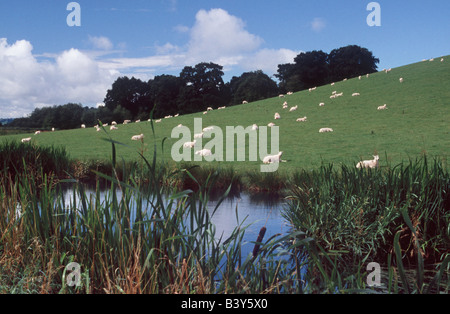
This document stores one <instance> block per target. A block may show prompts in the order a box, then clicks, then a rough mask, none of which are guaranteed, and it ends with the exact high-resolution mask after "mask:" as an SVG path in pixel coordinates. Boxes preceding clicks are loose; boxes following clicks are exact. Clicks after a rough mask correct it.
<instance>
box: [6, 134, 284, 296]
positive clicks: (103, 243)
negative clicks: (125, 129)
mask: <svg viewBox="0 0 450 314" xmlns="http://www.w3.org/2000/svg"><path fill="white" fill-rule="evenodd" d="M111 144H112V147H113V151H114V150H115V148H114V146H115V145H116V144H117V143H115V142H111ZM113 157H114V154H113ZM141 157H142V158H143V166H144V167H145V168H146V172H145V173H146V174H148V176H149V177H148V178H147V183H146V184H145V188H146V189H145V192H144V190H143V189H142V188H143V184H142V181H141V180H136V176H135V175H133V174H135V172H137V171H140V170H142V169H139V167H137V168H135V169H134V170H133V171H135V172H133V171H132V172H131V173H130V175H129V176H127V177H126V178H125V179H123V180H120V179H119V177H118V176H117V173H116V164H115V163H116V160H115V158H113V165H112V169H113V171H112V173H100V172H97V173H96V174H97V175H98V176H99V177H101V178H103V179H105V180H108V181H109V182H110V186H111V188H110V190H109V191H107V192H106V193H105V195H101V193H100V188H99V186H97V189H96V193H95V195H88V194H87V193H86V191H85V188H84V186H83V185H82V184H78V183H77V182H75V181H74V180H65V182H64V183H65V184H70V183H71V184H73V195H72V196H71V199H70V201H68V200H66V199H65V198H64V197H63V193H62V191H61V190H60V189H59V188H58V185H57V184H56V183H55V180H56V177H54V176H52V175H46V174H43V178H44V179H43V180H42V182H41V183H40V184H36V183H37V181H36V177H35V176H34V175H33V174H32V173H29V172H27V171H26V168H25V169H24V172H23V173H22V174H20V175H18V176H17V177H16V179H15V180H12V179H11V177H5V176H3V177H2V178H1V180H0V204H1V207H0V230H1V233H0V274H1V275H2V276H3V277H5V280H2V286H0V289H1V290H2V291H3V292H5V291H10V290H14V289H17V285H19V287H20V290H21V291H24V292H38V293H71V292H77V293H189V294H190V293H264V292H271V291H275V290H280V291H281V290H283V291H289V289H291V286H292V284H291V282H290V281H285V280H283V279H282V277H281V275H282V274H290V271H289V270H288V269H289V267H290V264H289V262H288V261H287V260H280V259H278V260H275V257H276V255H277V254H278V253H277V250H276V248H278V247H281V246H282V244H283V242H284V241H286V239H287V238H280V239H278V238H277V239H275V238H271V239H268V240H267V241H262V240H261V241H262V242H261V243H260V244H261V245H262V247H261V249H260V251H259V254H258V255H256V256H251V255H249V256H244V255H243V254H242V250H241V242H242V239H243V236H244V233H245V229H246V226H244V225H243V222H241V221H237V227H236V229H235V230H234V231H233V232H232V234H231V235H230V236H228V237H227V238H223V237H222V235H220V234H217V233H216V228H215V226H214V225H213V224H212V222H211V217H212V215H214V212H215V210H214V211H213V212H210V211H209V210H208V208H207V204H208V200H209V194H210V189H211V186H214V185H215V181H216V180H217V179H218V177H217V174H210V175H208V177H207V178H206V180H205V182H203V183H202V182H200V181H199V180H197V179H196V178H195V177H194V175H193V174H192V173H190V172H189V171H188V170H185V172H186V175H188V176H190V177H191V179H192V181H193V182H194V183H195V184H197V188H196V192H194V191H193V190H184V191H181V192H177V193H171V194H166V193H165V189H164V186H163V185H162V184H161V182H164V181H166V180H168V178H167V177H170V176H171V175H176V173H171V174H167V173H166V172H165V170H164V169H160V168H159V167H158V165H157V163H156V158H154V159H153V160H151V161H149V160H147V159H146V158H144V157H143V155H141ZM25 167H26V166H25ZM118 190H119V191H120V192H121V193H117V191H118ZM230 190H231V187H228V188H227V190H226V191H225V194H224V196H223V197H225V196H226V195H227V194H228V193H229V191H230ZM220 203H221V201H219V202H218V204H217V207H218V206H219V205H220ZM217 207H216V209H217ZM255 240H256V239H255ZM72 262H76V263H78V264H79V265H80V266H81V281H80V282H81V285H80V286H77V287H71V286H70V285H69V284H68V282H67V279H68V277H69V276H70V270H67V269H66V266H67V265H68V264H70V263H72ZM16 268H17V269H20V270H21V271H22V272H23V273H24V274H25V273H26V274H28V275H24V277H26V278H28V279H25V281H26V284H25V286H26V287H24V285H23V281H19V282H21V284H19V283H17V282H16V281H15V279H14V278H15V275H13V274H15V273H16V271H15V269H16ZM289 276H291V275H289Z"/></svg>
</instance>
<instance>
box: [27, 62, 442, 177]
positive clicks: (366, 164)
mask: <svg viewBox="0 0 450 314" xmlns="http://www.w3.org/2000/svg"><path fill="white" fill-rule="evenodd" d="M423 61H427V60H423ZM428 61H430V62H432V61H434V59H429V60H428ZM441 62H444V58H442V59H441ZM383 71H384V72H385V73H389V72H391V71H392V69H388V70H386V69H384V70H383ZM366 77H367V78H369V74H367V75H366ZM361 79H362V76H359V80H361ZM346 80H347V79H344V81H346ZM399 82H400V83H403V82H404V78H402V77H401V78H399ZM334 85H335V83H331V86H334ZM316 88H317V87H314V88H310V89H309V92H313V91H314V90H316ZM292 94H293V92H288V93H287V94H286V95H287V96H289V95H292ZM343 95H344V93H343V92H341V93H337V91H333V92H332V94H331V96H330V99H336V98H338V97H342V96H343ZM357 96H360V94H359V93H353V94H352V97H357ZM279 98H285V95H284V94H281V95H279ZM242 103H243V104H248V101H245V100H244V101H243V102H242ZM324 106H325V103H324V102H321V103H320V104H319V107H324ZM225 108H226V107H225V106H224V107H220V108H218V110H221V109H225ZM282 108H283V110H285V109H288V108H289V106H288V102H287V101H285V102H284V103H283V105H282ZM297 109H298V105H296V106H294V107H291V108H290V109H289V112H294V111H296V110H297ZM387 109H388V107H387V105H386V104H384V105H383V106H379V107H378V108H377V110H387ZM209 111H213V108H212V107H208V108H207V110H206V111H204V112H203V114H204V115H205V114H207V113H208V112H209ZM178 116H179V115H178V114H177V115H175V116H171V115H169V116H166V117H164V119H169V118H173V117H178ZM279 119H281V115H280V113H278V112H276V113H275V114H274V120H279ZM148 121H151V119H149V120H148ZM161 121H162V119H158V120H155V121H154V122H155V123H160V122H161ZM296 121H297V122H307V121H308V120H307V117H306V116H305V117H301V118H298V119H297V120H296ZM139 122H141V121H140V120H137V121H135V123H139ZM128 123H131V120H125V121H124V122H123V124H124V125H126V124H128ZM107 126H108V124H107V123H105V124H103V127H107ZM180 126H182V125H181V124H180V125H178V127H180ZM268 126H269V127H273V126H275V123H273V122H270V123H269V124H268ZM81 128H83V129H85V128H86V125H84V124H82V125H81ZM94 128H95V129H96V130H97V132H99V131H100V130H101V128H100V126H98V125H96V126H94ZM110 130H111V131H112V130H118V127H117V123H116V122H115V121H113V122H112V123H111V126H110ZM212 130H213V128H212V127H207V128H204V129H203V132H202V133H200V134H195V135H194V141H192V142H187V143H185V144H184V145H183V147H184V148H194V147H195V144H196V143H197V139H199V138H202V137H203V134H204V133H205V132H209V131H212ZM252 130H253V131H256V130H258V125H256V124H253V125H252ZM52 131H55V129H54V128H53V129H52ZM329 132H334V130H333V129H332V128H329V127H324V128H321V129H319V133H329ZM40 133H41V131H36V132H35V135H39V134H40ZM143 139H144V134H138V135H134V136H132V137H131V140H133V141H143ZM31 140H32V138H31V137H28V138H23V139H22V143H28V142H31ZM195 154H196V155H200V156H211V155H212V152H211V151H210V150H208V149H202V150H199V151H196V152H195ZM282 154H283V152H279V153H278V154H276V155H272V156H266V157H265V158H264V159H263V163H265V164H270V163H278V162H281V161H282V160H281V156H282ZM373 157H374V159H373V160H364V161H361V162H359V163H358V164H357V165H356V167H357V168H358V169H359V168H378V167H379V159H380V158H379V156H378V155H376V156H373Z"/></svg>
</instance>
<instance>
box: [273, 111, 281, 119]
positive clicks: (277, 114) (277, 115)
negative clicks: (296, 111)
mask: <svg viewBox="0 0 450 314" xmlns="http://www.w3.org/2000/svg"><path fill="white" fill-rule="evenodd" d="M274 119H275V120H279V119H281V116H280V114H279V113H278V112H277V113H275V116H274Z"/></svg>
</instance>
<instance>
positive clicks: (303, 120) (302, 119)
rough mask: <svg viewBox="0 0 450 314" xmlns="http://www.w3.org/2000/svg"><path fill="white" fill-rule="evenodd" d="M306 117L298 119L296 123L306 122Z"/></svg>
mask: <svg viewBox="0 0 450 314" xmlns="http://www.w3.org/2000/svg"><path fill="white" fill-rule="evenodd" d="M306 119H307V118H306V117H303V118H298V119H297V122H306Z"/></svg>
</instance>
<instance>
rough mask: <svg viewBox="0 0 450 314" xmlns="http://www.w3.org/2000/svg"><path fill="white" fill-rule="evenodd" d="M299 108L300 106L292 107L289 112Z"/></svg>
mask: <svg viewBox="0 0 450 314" xmlns="http://www.w3.org/2000/svg"><path fill="white" fill-rule="evenodd" d="M297 109H298V106H295V107H292V108H291V109H289V112H293V111H295V110H297Z"/></svg>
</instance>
